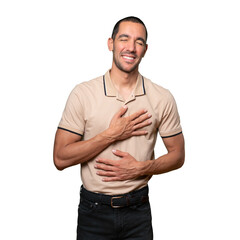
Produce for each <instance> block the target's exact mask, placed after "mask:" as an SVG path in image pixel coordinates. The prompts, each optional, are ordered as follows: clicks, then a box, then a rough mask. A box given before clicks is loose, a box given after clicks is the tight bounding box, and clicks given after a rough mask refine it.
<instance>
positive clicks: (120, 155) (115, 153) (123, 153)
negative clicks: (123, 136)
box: [112, 149, 128, 157]
mask: <svg viewBox="0 0 240 240" xmlns="http://www.w3.org/2000/svg"><path fill="white" fill-rule="evenodd" d="M112 152H113V154H114V155H116V156H118V157H126V156H127V154H128V153H127V152H122V151H120V150H116V149H113V150H112Z"/></svg>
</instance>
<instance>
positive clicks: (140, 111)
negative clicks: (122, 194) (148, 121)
mask: <svg viewBox="0 0 240 240" xmlns="http://www.w3.org/2000/svg"><path fill="white" fill-rule="evenodd" d="M146 112H147V110H146V109H142V110H139V111H137V112H135V113H133V114H131V115H130V116H129V119H130V120H131V121H132V120H134V119H136V118H138V117H139V116H141V115H143V114H145V113H146Z"/></svg>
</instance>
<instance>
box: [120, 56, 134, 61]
mask: <svg viewBox="0 0 240 240" xmlns="http://www.w3.org/2000/svg"><path fill="white" fill-rule="evenodd" d="M122 57H123V58H124V59H126V60H130V61H133V60H134V59H135V57H130V56H125V55H123V56H122Z"/></svg>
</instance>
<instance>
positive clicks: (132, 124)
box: [106, 105, 152, 141]
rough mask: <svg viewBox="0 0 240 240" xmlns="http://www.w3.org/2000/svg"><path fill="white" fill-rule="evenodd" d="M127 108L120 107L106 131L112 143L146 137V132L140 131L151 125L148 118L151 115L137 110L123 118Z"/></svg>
mask: <svg viewBox="0 0 240 240" xmlns="http://www.w3.org/2000/svg"><path fill="white" fill-rule="evenodd" d="M127 109H128V108H127V106H126V105H125V106H124V107H121V108H120V110H119V111H118V112H117V113H116V114H115V115H114V116H113V118H112V120H111V122H110V125H109V128H108V129H107V130H106V133H107V135H109V137H110V138H112V139H113V140H114V141H118V140H124V139H127V138H130V137H132V136H141V135H146V134H147V133H148V132H147V131H145V130H141V129H142V128H144V127H146V126H148V125H150V124H151V123H152V121H151V120H149V118H151V117H152V115H151V114H148V113H147V110H144V109H142V110H139V111H137V112H135V113H133V114H132V115H130V116H128V117H123V115H124V114H125V113H126V111H127Z"/></svg>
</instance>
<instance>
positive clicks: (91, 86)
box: [73, 76, 103, 93]
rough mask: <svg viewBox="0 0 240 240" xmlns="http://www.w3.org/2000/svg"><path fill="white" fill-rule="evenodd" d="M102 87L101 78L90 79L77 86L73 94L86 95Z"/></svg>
mask: <svg viewBox="0 0 240 240" xmlns="http://www.w3.org/2000/svg"><path fill="white" fill-rule="evenodd" d="M102 87H103V76H99V77H97V78H94V79H91V80H89V81H84V82H81V83H79V84H77V85H76V86H75V87H74V89H73V91H74V92H75V93H87V92H89V91H96V90H98V89H99V88H102Z"/></svg>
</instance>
